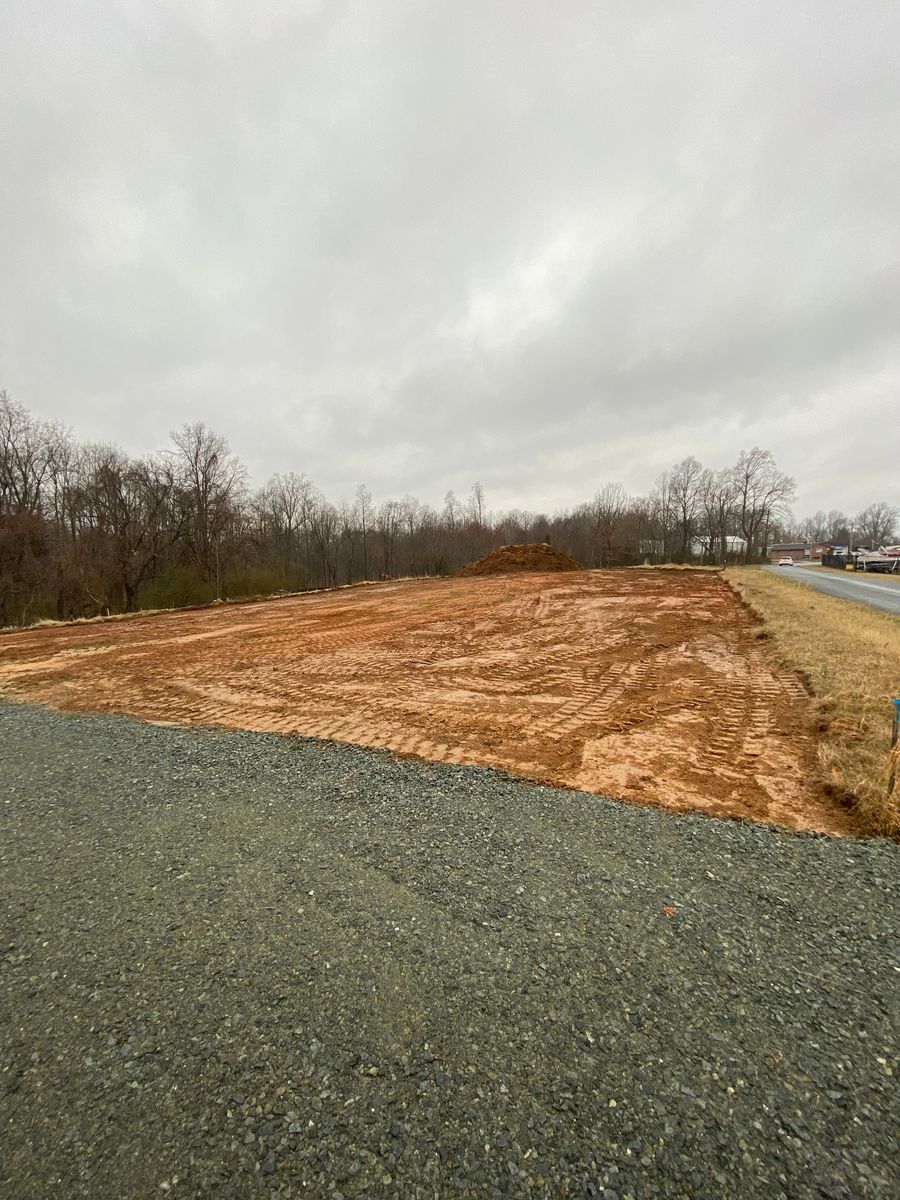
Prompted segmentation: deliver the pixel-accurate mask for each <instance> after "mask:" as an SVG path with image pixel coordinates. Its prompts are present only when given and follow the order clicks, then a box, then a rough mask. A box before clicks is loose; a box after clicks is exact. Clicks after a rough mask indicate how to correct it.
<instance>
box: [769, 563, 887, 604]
mask: <svg viewBox="0 0 900 1200" xmlns="http://www.w3.org/2000/svg"><path fill="white" fill-rule="evenodd" d="M764 570H766V571H772V572H773V574H775V575H781V576H783V577H784V578H786V579H792V580H794V582H795V583H805V584H807V586H808V587H813V588H815V589H816V590H817V591H819V592H827V594H828V595H829V596H839V597H840V598H841V599H842V600H854V601H856V603H857V604H867V605H868V606H869V608H880V609H881V611H882V612H887V613H893V615H894V616H900V583H898V582H895V580H894V579H892V578H891V577H889V576H886V575H875V574H869V573H865V574H863V573H856V572H852V571H835V570H832V569H831V568H829V567H807V566H793V567H776V566H769V567H765V568H764Z"/></svg>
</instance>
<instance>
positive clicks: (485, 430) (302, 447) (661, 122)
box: [0, 0, 900, 515]
mask: <svg viewBox="0 0 900 1200" xmlns="http://www.w3.org/2000/svg"><path fill="white" fill-rule="evenodd" d="M898 46H900V5H898V4H896V3H895V2H894V0H890V2H884V3H881V2H879V0H862V3H859V4H849V3H847V2H846V0H841V2H840V3H831V2H830V0H815V2H813V3H803V2H801V0H791V2H790V3H784V2H783V0H778V2H773V3H765V2H759V0H756V2H754V3H747V4H744V3H740V2H738V0H725V2H723V0H710V2H708V3H703V2H701V3H689V2H687V3H686V2H683V0H679V2H678V3H672V0H664V2H660V3H643V2H642V3H635V0H621V2H606V0H543V2H541V3H537V2H535V0H510V2H508V3H506V2H502V0H492V2H487V0H473V2H468V0H448V2H446V3H443V2H437V0H408V2H406V0H400V2H398V0H365V2H362V3H344V2H342V0H327V2H323V3H318V2H315V0H306V2H305V3H304V2H302V0H275V2H255V3H252V4H250V3H247V2H246V0H236V2H234V3H231V2H228V0H202V2H201V0H177V2H174V3H167V2H164V0H146V2H140V0H118V2H116V0H93V2H92V0H82V2H80V3H72V2H71V0H64V2H56V0H40V2H39V3H35V2H34V0H4V3H3V5H2V9H0V204H2V214H0V216H2V219H0V253H2V264H0V387H5V388H6V389H7V390H8V391H9V392H10V393H11V394H12V395H13V398H14V399H16V400H19V401H21V402H22V403H23V404H25V405H26V406H27V407H29V408H30V409H31V410H32V411H34V412H35V413H36V414H38V415H40V416H42V417H54V418H60V419H62V420H64V421H65V422H66V423H67V424H68V425H70V426H72V427H73V428H74V430H75V432H76V434H77V435H78V436H79V437H81V438H83V439H90V440H103V441H116V442H118V443H119V444H120V445H122V446H124V447H125V448H126V449H128V450H129V451H133V452H144V451H147V450H151V449H155V448H158V447H161V446H163V445H164V444H166V442H167V440H168V434H169V432H170V431H171V430H172V429H173V428H175V427H176V426H178V425H180V424H182V423H183V422H185V421H188V420H197V419H199V420H203V421H205V422H206V423H207V424H209V425H210V426H212V427H213V428H214V429H216V430H217V431H219V432H221V433H223V434H225V436H226V437H227V438H228V439H229V441H230V443H231V446H232V449H233V450H235V451H236V452H237V453H239V454H240V455H241V457H242V458H243V459H244V460H245V462H246V463H247V464H248V466H249V468H250V470H251V473H252V476H253V479H254V481H255V482H257V483H261V482H263V481H264V480H265V479H266V478H267V477H268V476H269V475H270V474H272V473H274V472H275V471H287V470H295V471H304V472H306V474H308V475H309V476H311V477H312V479H313V480H314V481H315V482H316V483H317V484H318V485H319V486H320V487H321V488H322V489H323V490H324V491H325V492H326V494H327V495H328V496H329V497H330V498H331V499H333V500H335V501H338V500H340V499H342V498H344V497H349V496H350V495H351V494H352V492H353V489H354V487H355V485H356V484H357V483H358V482H360V481H365V482H367V483H368V485H369V487H370V488H371V489H372V491H373V492H374V493H375V494H376V497H378V498H382V497H384V496H386V495H388V494H391V495H398V496H399V495H402V494H403V493H406V492H410V493H413V494H415V495H417V496H419V497H420V498H421V499H426V500H430V501H431V502H433V503H439V502H440V500H441V497H442V496H443V494H444V492H445V491H446V490H447V489H448V488H453V489H455V490H456V491H457V492H460V493H464V492H466V491H468V489H469V488H470V487H471V485H472V483H473V482H474V481H475V480H476V479H480V480H481V481H482V482H483V484H484V486H485V489H486V492H487V499H488V505H489V507H491V508H501V507H509V506H518V507H528V508H555V507H557V506H563V505H568V504H571V503H573V502H576V501H578V500H581V499H584V498H587V496H589V495H590V494H591V493H592V492H593V491H594V490H596V488H597V487H598V486H599V485H600V484H601V483H603V482H606V481H609V480H619V481H621V482H622V483H624V484H625V485H626V487H628V488H629V490H631V491H634V492H645V491H647V490H648V489H649V487H650V485H651V484H652V481H653V479H654V478H655V476H656V475H657V474H658V473H659V472H660V471H661V470H663V469H664V468H665V467H667V466H668V465H671V464H672V463H673V462H675V461H677V460H679V459H681V458H683V457H684V456H685V455H687V454H694V455H696V456H697V457H698V458H700V459H701V461H702V462H703V463H704V464H705V465H710V466H724V465H727V464H729V463H730V462H732V461H733V460H734V459H735V458H736V457H737V454H738V453H739V451H740V450H741V449H742V448H744V447H747V448H749V447H750V446H752V445H754V444H758V445H761V446H764V447H768V448H770V449H771V450H773V451H774V453H775V455H776V458H777V460H778V463H779V465H780V466H781V467H782V468H783V469H784V470H786V471H788V472H789V473H790V474H793V475H795V476H796V478H797V480H798V484H799V497H798V502H797V505H796V511H797V514H798V515H803V514H805V513H806V512H807V511H810V510H812V509H815V508H819V507H822V508H826V509H827V508H832V507H838V508H844V509H848V510H850V511H854V510H856V509H858V508H860V507H862V506H863V505H864V504H866V503H868V502H869V501H870V500H873V499H887V500H890V501H892V502H894V503H896V502H898V501H900V468H898V463H900V419H898V412H900V408H898V391H900V388H898V381H900V337H898V331H900V135H898V131H900V71H898V68H897V48H898Z"/></svg>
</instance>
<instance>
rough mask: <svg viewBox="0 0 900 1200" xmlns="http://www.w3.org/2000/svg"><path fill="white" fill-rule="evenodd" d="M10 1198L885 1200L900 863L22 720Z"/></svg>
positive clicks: (144, 733)
mask: <svg viewBox="0 0 900 1200" xmlns="http://www.w3.org/2000/svg"><path fill="white" fill-rule="evenodd" d="M0 761H2V774H0V801H2V803H0V821H2V829H0V891H2V899H3V903H2V907H0V914H2V926H0V1044H2V1055H0V1122H2V1132H0V1145H2V1154H0V1195H2V1196H3V1197H10V1198H15V1200H31V1198H35V1200H36V1198H38V1197H40V1198H43V1197H48V1196H51V1195H52V1196H65V1197H67V1198H78V1197H85V1198H87V1197H90V1198H92V1200H93V1198H96V1197H107V1196H109V1197H113V1196H115V1197H117V1198H121V1200H130V1198H132V1197H134V1198H138V1197H140V1198H146V1197H156V1196H185V1197H221V1198H225V1197H229V1198H235V1200H236V1198H240V1197H266V1198H276V1197H278V1198H286V1197H305V1196H315V1197H329V1198H332V1200H342V1198H345V1200H346V1198H348V1197H355V1196H372V1197H379V1198H385V1200H392V1198H397V1200H409V1198H412V1200H419V1198H421V1200H426V1198H427V1200H434V1198H435V1197H437V1198H439V1200H443V1198H444V1197H473V1198H474V1197H478V1198H482V1197H486V1196H509V1197H527V1196H534V1197H550V1196H552V1197H558V1196H563V1197H594V1198H596V1197H602V1198H603V1200H651V1198H654V1197H679V1198H690V1200H697V1198H698V1197H703V1198H705V1197H723V1196H727V1197H730V1198H732V1197H733V1198H737V1200H744V1198H747V1200H750V1198H754V1200H755V1198H758V1197H767V1198H769V1197H771V1198H772V1200H804V1198H807V1197H808V1198H810V1200H812V1198H813V1197H815V1198H816V1200H822V1198H823V1197H824V1198H826V1200H839V1198H844V1197H866V1198H872V1200H876V1198H877V1200H887V1198H888V1197H896V1196H897V1195H898V1192H900V1179H898V1175H897V1166H896V1159H895V1154H894V1152H895V1150H896V1131H897V1128H898V1127H900V1111H898V1089H897V1072H898V1069H900V1068H898V1056H897V1048H898V1028H897V1017H898V1012H900V1003H898V1001H900V995H898V981H900V974H898V972H897V913H898V910H900V904H898V901H900V884H898V878H900V873H898V863H900V850H898V847H897V846H896V845H893V844H891V843H888V842H885V841H875V840H853V839H835V838H828V837H823V836H815V835H809V834H802V835H786V834H779V833H777V832H775V831H773V830H771V829H767V828H765V827H763V826H760V825H755V824H752V823H738V822H734V821H719V820H715V819H710V818H708V817H703V816H697V815H686V816H679V815H675V814H672V813H666V812H662V811H659V810H657V809H654V808H651V807H644V806H637V805H631V804H621V803H615V802H612V801H608V800H605V799H603V798H602V797H598V796H596V795H589V794H585V793H580V792H573V791H565V790H557V789H554V788H551V787H545V786H539V785H534V784H528V783H525V782H522V781H520V780H515V779H512V778H509V777H507V776H504V775H502V774H501V773H499V772H496V771H493V770H488V769H484V768H472V767H463V766H454V765H451V764H428V763H423V762H420V761H416V760H397V759H396V758H394V757H392V756H391V755H389V754H386V753H384V752H378V751H372V750H367V749H361V748H356V747H352V746H345V745H340V744H336V743H321V742H316V741H312V740H305V739H288V738H283V737H277V736H272V735H265V734H257V733H251V732H229V731H222V730H206V729H186V728H161V727H158V726H153V725H148V724H141V723H137V722H133V721H129V720H127V719H124V718H117V717H84V716H67V715H64V714H60V713H54V712H50V711H46V710H42V709H39V708H35V707H31V706H29V705H24V704H0Z"/></svg>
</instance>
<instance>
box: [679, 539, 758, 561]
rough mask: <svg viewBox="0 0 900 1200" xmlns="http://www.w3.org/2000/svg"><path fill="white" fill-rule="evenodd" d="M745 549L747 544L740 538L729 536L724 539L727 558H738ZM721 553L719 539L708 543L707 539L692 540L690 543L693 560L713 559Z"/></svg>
mask: <svg viewBox="0 0 900 1200" xmlns="http://www.w3.org/2000/svg"><path fill="white" fill-rule="evenodd" d="M746 549H747V542H746V540H745V539H744V538H742V537H734V536H729V537H726V538H725V554H726V555H727V557H728V558H740V557H741V556H742V555H743V554H744V551H745V550H746ZM721 551H722V542H721V539H720V538H715V539H714V540H713V542H712V543H710V540H709V538H694V539H693V540H692V541H691V554H692V556H693V557H694V558H706V557H710V558H714V557H717V556H718V555H719V554H720V553H721Z"/></svg>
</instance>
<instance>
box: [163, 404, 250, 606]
mask: <svg viewBox="0 0 900 1200" xmlns="http://www.w3.org/2000/svg"><path fill="white" fill-rule="evenodd" d="M172 441H173V442H174V443H175V452H174V454H175V462H176V463H177V470H178V476H179V484H180V490H181V496H182V502H183V505H184V528H185V534H186V539H187V544H188V547H189V549H190V552H191V554H192V556H193V558H194V560H195V562H196V563H197V566H198V567H199V568H200V571H201V572H202V574H203V577H204V578H205V579H206V580H207V581H208V582H210V583H214V584H215V588H216V596H217V597H219V598H221V595H222V566H223V560H224V559H225V557H226V534H227V533H228V532H229V530H230V529H234V527H235V526H236V525H237V518H238V516H239V514H238V511H237V510H238V505H239V503H240V501H241V499H242V497H243V492H244V486H245V479H246V471H245V468H244V467H243V465H242V464H241V463H240V461H239V460H238V459H237V458H235V457H234V455H232V454H231V452H230V450H229V448H228V443H227V441H226V440H225V438H223V437H222V436H221V434H218V433H213V431H212V430H211V429H207V427H206V426H205V425H204V424H203V423H202V422H201V421H196V422H194V423H193V424H192V425H183V426H182V427H181V429H179V430H177V431H176V432H175V433H173V434H172Z"/></svg>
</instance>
